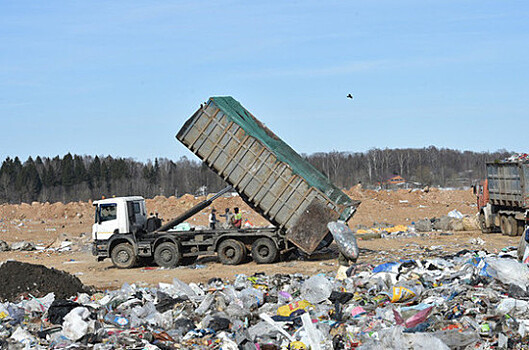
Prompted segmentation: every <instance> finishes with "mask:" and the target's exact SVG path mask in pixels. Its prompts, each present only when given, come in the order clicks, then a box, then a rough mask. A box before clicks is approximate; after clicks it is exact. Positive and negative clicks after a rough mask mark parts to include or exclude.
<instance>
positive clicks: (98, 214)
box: [92, 196, 147, 240]
mask: <svg viewBox="0 0 529 350" xmlns="http://www.w3.org/2000/svg"><path fill="white" fill-rule="evenodd" d="M94 207H95V223H94V225H93V226H92V239H93V240H108V239H110V237H111V236H112V235H113V234H115V233H121V234H126V233H132V232H133V231H134V229H135V228H136V227H143V226H144V225H145V222H146V221H147V210H146V207H145V199H144V198H143V197H139V196H131V197H115V198H107V199H100V200H97V201H94Z"/></svg>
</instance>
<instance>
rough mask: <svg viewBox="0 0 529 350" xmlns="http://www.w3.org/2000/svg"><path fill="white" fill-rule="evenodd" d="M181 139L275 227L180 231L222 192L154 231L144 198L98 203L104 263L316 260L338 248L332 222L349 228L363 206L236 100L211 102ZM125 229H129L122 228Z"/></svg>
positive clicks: (96, 234) (97, 235) (97, 247)
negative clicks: (287, 256) (294, 255)
mask: <svg viewBox="0 0 529 350" xmlns="http://www.w3.org/2000/svg"><path fill="white" fill-rule="evenodd" d="M176 138H177V139H178V140H179V141H180V142H181V143H182V144H183V145H185V146H186V147H187V148H188V149H189V150H191V151H192V152H193V153H194V154H195V155H197V156H198V157H199V158H200V159H201V160H202V161H203V162H204V163H205V164H206V165H207V166H208V167H209V168H210V169H212V170H213V171H214V172H215V173H217V174H218V175H219V176H221V177H222V178H223V179H224V180H225V181H226V182H227V183H228V184H229V185H230V186H231V187H232V188H233V189H235V190H236V191H237V192H238V193H239V195H240V196H241V198H242V199H243V200H244V201H245V202H246V203H247V204H248V205H249V206H250V207H251V208H252V209H254V210H255V211H256V212H258V213H259V214H260V215H261V216H263V217H264V218H265V219H267V220H268V221H269V222H270V223H271V227H266V228H243V229H224V228H219V229H216V230H190V231H175V230H174V227H175V226H176V225H178V224H179V223H182V222H184V220H186V219H188V218H189V217H191V216H192V215H194V214H196V213H198V212H199V211H200V210H203V209H205V208H206V207H207V206H208V205H209V204H211V201H212V200H214V198H216V197H218V196H220V195H222V192H221V193H219V194H217V195H216V196H215V197H214V198H211V199H209V200H206V201H204V202H202V203H199V204H198V205H197V206H195V207H193V208H191V209H190V210H188V211H187V212H185V213H183V214H181V215H179V216H178V217H177V218H176V219H175V220H172V221H171V222H169V223H167V224H165V225H163V226H161V224H156V223H154V224H153V219H154V218H146V211H145V207H144V206H145V204H144V200H143V198H142V197H120V198H118V200H119V201H118V200H115V201H114V202H112V199H107V200H101V201H95V202H94V205H95V206H96V223H95V224H94V226H93V229H92V236H93V240H94V243H93V254H94V255H96V256H97V257H98V259H99V260H102V259H105V258H108V257H110V258H111V259H112V262H113V263H114V265H116V266H117V267H121V268H128V267H131V266H133V265H134V264H135V263H136V261H137V260H138V259H144V260H154V262H155V263H156V264H158V265H159V266H164V267H174V266H177V265H179V264H184V263H189V262H191V261H194V260H195V259H196V258H197V257H198V256H201V255H211V254H217V256H218V257H219V260H220V261H221V262H222V263H224V264H230V265H234V264H238V263H240V262H242V261H244V260H245V259H246V258H247V257H248V256H249V255H251V258H252V259H253V260H254V261H256V262H257V263H271V262H274V261H275V260H277V259H278V257H279V256H280V255H281V254H284V253H286V252H288V251H292V250H295V249H298V250H300V251H301V252H303V253H305V254H308V255H310V254H312V253H314V252H315V251H316V250H317V249H318V248H321V247H323V246H326V245H328V244H330V242H332V235H331V234H330V232H329V230H328V228H327V223H328V222H330V221H336V220H341V221H344V222H347V221H348V220H350V219H351V217H352V216H353V214H354V213H355V211H356V209H357V207H358V205H359V204H360V202H359V201H354V200H352V199H351V198H349V197H348V196H347V195H346V194H345V193H344V192H342V191H341V190H340V189H339V188H337V187H336V186H335V185H334V184H332V183H331V182H330V180H329V179H328V178H327V177H326V176H325V175H323V174H322V173H321V172H320V171H318V170H317V169H316V168H314V167H313V166H312V165H311V164H310V163H309V162H308V161H306V160H305V159H304V158H303V157H301V156H300V155H299V154H298V153H296V152H295V151H294V150H293V149H292V148H291V147H290V146H289V145H287V144H286V143H285V142H283V141H282V140H281V139H280V138H279V137H278V136H277V135H275V134H274V133H273V132H272V131H271V130H269V129H268V128H267V127H266V126H265V125H264V124H262V123H261V122H260V121H259V120H258V119H257V118H256V117H254V116H253V115H252V114H251V113H250V112H249V111H248V110H246V109H245V108H244V107H243V106H242V105H241V104H240V103H239V102H238V101H236V100H235V99H234V98H233V97H230V96H222V97H211V98H210V99H209V100H208V101H207V103H205V104H202V105H201V106H200V108H199V109H198V110H197V111H196V112H195V113H194V114H193V115H192V116H191V117H190V118H189V119H188V120H187V121H186V122H185V124H184V125H183V127H182V128H181V130H180V131H179V132H178V133H177V135H176ZM118 202H119V203H118ZM120 203H121V206H120ZM110 204H115V209H112V210H114V211H115V214H113V215H111V216H110V217H111V218H113V219H112V220H115V223H116V224H115V226H108V225H109V224H107V227H104V225H105V222H106V221H107V220H105V218H106V217H103V216H102V215H103V214H102V213H103V211H104V210H106V212H105V213H107V212H108V209H107V208H105V206H108V205H110ZM120 208H121V209H120ZM118 222H125V223H128V225H123V224H122V225H121V226H119V225H118Z"/></svg>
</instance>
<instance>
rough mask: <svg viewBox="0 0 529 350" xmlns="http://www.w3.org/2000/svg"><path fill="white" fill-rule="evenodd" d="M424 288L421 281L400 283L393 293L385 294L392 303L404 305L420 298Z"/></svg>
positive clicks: (392, 289) (393, 288) (392, 290)
mask: <svg viewBox="0 0 529 350" xmlns="http://www.w3.org/2000/svg"><path fill="white" fill-rule="evenodd" d="M423 290H424V287H423V286H422V284H421V282H419V281H406V282H400V283H398V284H397V285H395V286H393V287H392V288H391V291H389V292H384V293H382V294H386V295H387V296H388V297H389V298H390V301H391V302H392V303H402V302H408V301H412V300H415V299H416V298H418V297H419V296H420V295H421V293H422V291H423Z"/></svg>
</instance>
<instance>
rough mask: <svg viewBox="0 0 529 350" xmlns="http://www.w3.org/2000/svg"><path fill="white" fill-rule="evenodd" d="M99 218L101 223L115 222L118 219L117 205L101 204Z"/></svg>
mask: <svg viewBox="0 0 529 350" xmlns="http://www.w3.org/2000/svg"><path fill="white" fill-rule="evenodd" d="M99 217H100V218H101V222H104V221H109V220H115V219H116V217H117V204H115V203H110V204H101V206H100V207H99Z"/></svg>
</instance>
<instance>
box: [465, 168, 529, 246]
mask: <svg viewBox="0 0 529 350" xmlns="http://www.w3.org/2000/svg"><path fill="white" fill-rule="evenodd" d="M486 169H487V178H486V179H485V180H484V181H482V182H481V183H480V184H479V185H478V186H476V187H475V193H476V197H477V205H478V210H479V224H480V226H481V230H482V232H484V233H491V232H498V231H499V232H501V233H503V234H505V235H509V236H519V235H521V234H522V233H523V232H524V228H525V223H526V215H525V212H526V211H527V210H528V209H529V164H528V163H523V162H494V163H487V164H486Z"/></svg>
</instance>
